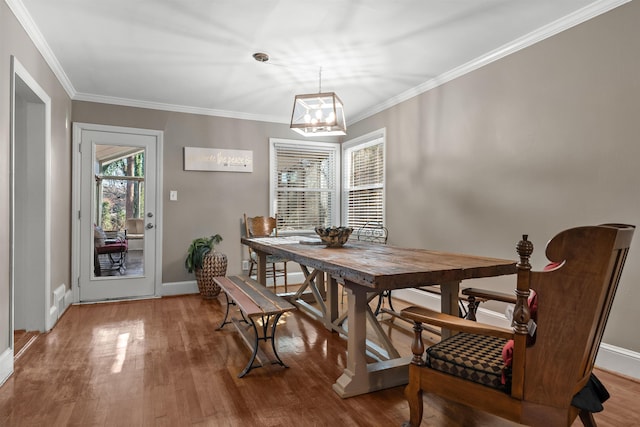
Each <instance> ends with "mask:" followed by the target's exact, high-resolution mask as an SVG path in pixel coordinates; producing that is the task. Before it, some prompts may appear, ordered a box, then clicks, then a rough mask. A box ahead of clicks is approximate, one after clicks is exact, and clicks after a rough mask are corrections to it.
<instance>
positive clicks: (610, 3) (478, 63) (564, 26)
mask: <svg viewBox="0 0 640 427" xmlns="http://www.w3.org/2000/svg"><path fill="white" fill-rule="evenodd" d="M630 1H631V0H598V1H595V2H594V3H592V4H590V5H588V6H585V7H583V8H582V9H580V10H578V11H576V12H574V13H571V14H569V15H567V16H565V17H564V18H561V19H558V20H557V21H555V22H552V23H551V24H548V25H545V26H544V27H541V28H539V29H538V30H536V31H533V32H531V33H529V34H527V35H525V36H523V37H520V38H519V39H516V40H514V41H513V42H510V43H508V44H505V45H503V46H501V47H499V48H498V49H495V50H493V51H491V52H489V53H487V54H485V55H482V56H480V57H478V58H476V59H474V60H472V61H469V62H467V63H466V64H463V65H461V66H459V67H456V68H454V69H452V70H450V71H447V72H445V73H443V74H441V75H439V76H437V77H434V78H432V79H430V80H428V81H426V82H424V83H422V84H420V85H418V86H416V87H413V88H411V89H409V90H407V91H405V92H403V93H401V94H399V95H396V96H394V97H392V98H389V99H388V100H387V101H385V102H382V103H380V104H378V105H376V106H374V107H373V108H370V109H368V110H366V111H364V112H362V113H360V114H358V115H356V116H352V117H351V118H350V119H349V120H348V121H347V123H348V124H349V125H351V124H353V123H357V122H359V121H360V120H363V119H365V118H367V117H370V116H372V115H374V114H377V113H379V112H381V111H384V110H386V109H388V108H391V107H393V106H395V105H397V104H400V103H401V102H404V101H407V100H408V99H411V98H413V97H415V96H417V95H420V94H422V93H424V92H427V91H429V90H431V89H434V88H436V87H438V86H440V85H443V84H445V83H447V82H449V81H451V80H453V79H456V78H458V77H460V76H463V75H465V74H467V73H470V72H472V71H474V70H477V69H478V68H481V67H484V66H485V65H488V64H490V63H492V62H495V61H497V60H499V59H502V58H504V57H506V56H508V55H511V54H512V53H515V52H518V51H520V50H522V49H524V48H526V47H529V46H532V45H534V44H536V43H538V42H540V41H542V40H545V39H547V38H549V37H552V36H554V35H556V34H558V33H560V32H562V31H565V30H568V29H570V28H572V27H574V26H576V25H579V24H581V23H583V22H586V21H588V20H590V19H593V18H595V17H597V16H599V15H601V14H603V13H606V12H608V11H610V10H612V9H615V8H617V7H619V6H621V5H623V4H625V3H628V2H630ZM5 3H6V4H7V5H8V6H9V8H10V9H11V11H12V12H13V14H14V15H15V16H16V18H17V19H18V21H19V22H20V24H21V25H22V27H23V28H24V29H25V31H26V32H27V34H28V35H29V37H30V38H31V40H32V41H33V43H34V44H35V46H36V48H37V49H38V51H40V53H41V54H42V56H43V57H44V59H45V61H46V62H47V64H48V65H49V67H51V70H52V71H53V73H54V74H55V76H56V77H57V78H58V80H59V81H60V84H61V85H62V86H63V88H64V89H65V91H66V92H67V94H68V95H69V97H70V98H71V99H73V100H78V101H89V102H100V103H106V104H114V105H123V106H130V107H139V108H150V109H156V110H164V111H175V112H182V113H190V114H201V115H207V116H220V117H227V118H233V119H241V120H255V121H261V122H271V123H283V124H284V123H288V121H283V120H282V118H281V117H277V116H265V115H258V114H248V113H241V112H234V111H226V110H215V109H207V108H200V107H189V106H184V105H175V104H165V103H158V102H150V101H140V100H133V99H127V98H117V97H110V96H102V95H93V94H86V93H78V92H76V90H75V88H74V87H73V84H71V81H70V80H69V78H68V77H67V75H66V73H65V72H64V69H63V68H62V66H61V65H60V63H59V62H58V59H57V58H56V56H55V55H54V54H53V51H52V50H51V48H50V47H49V44H48V43H47V41H46V40H45V38H44V36H43V35H42V33H41V32H40V30H39V29H38V28H37V26H36V25H35V23H34V21H33V19H32V18H31V15H29V13H28V11H27V10H26V8H25V7H24V5H23V4H22V1H21V0H5Z"/></svg>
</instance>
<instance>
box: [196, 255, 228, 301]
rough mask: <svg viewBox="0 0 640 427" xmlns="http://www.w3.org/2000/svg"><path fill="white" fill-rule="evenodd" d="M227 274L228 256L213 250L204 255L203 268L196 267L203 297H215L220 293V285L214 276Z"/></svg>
mask: <svg viewBox="0 0 640 427" xmlns="http://www.w3.org/2000/svg"><path fill="white" fill-rule="evenodd" d="M226 274H227V256H226V255H225V254H223V253H220V252H216V251H211V252H209V253H208V254H206V255H205V256H204V259H203V261H202V268H198V269H196V281H197V282H198V290H199V291H200V295H201V296H202V298H205V299H209V298H215V297H217V296H218V294H219V293H220V287H219V286H218V285H216V284H215V282H214V281H213V278H214V277H219V276H225V275H226Z"/></svg>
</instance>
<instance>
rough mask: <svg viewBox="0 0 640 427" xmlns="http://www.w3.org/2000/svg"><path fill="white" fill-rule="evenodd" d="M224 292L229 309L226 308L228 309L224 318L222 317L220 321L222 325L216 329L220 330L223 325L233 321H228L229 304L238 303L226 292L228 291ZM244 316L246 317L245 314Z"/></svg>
mask: <svg viewBox="0 0 640 427" xmlns="http://www.w3.org/2000/svg"><path fill="white" fill-rule="evenodd" d="M223 294H224V298H225V299H226V300H227V310H226V311H225V313H224V319H222V323H220V325H219V326H218V327H217V328H216V331H218V330H220V329H222V327H223V326H224V325H226V324H227V323H231V322H228V321H227V318H228V317H229V306H232V305H236V304H235V303H234V302H233V301H232V300H231V299H230V298H229V296H228V295H227V293H226V292H223ZM243 317H244V316H243Z"/></svg>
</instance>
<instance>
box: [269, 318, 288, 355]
mask: <svg viewBox="0 0 640 427" xmlns="http://www.w3.org/2000/svg"><path fill="white" fill-rule="evenodd" d="M280 316H282V313H279V314H276V315H275V317H274V318H273V326H271V337H269V338H270V339H271V348H272V349H273V354H274V355H275V356H276V359H277V360H278V364H279V365H280V366H283V367H285V368H288V366H287V365H285V364H284V362H283V361H282V359H280V356H278V350H276V326H277V325H278V320H280Z"/></svg>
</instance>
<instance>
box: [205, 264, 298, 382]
mask: <svg viewBox="0 0 640 427" xmlns="http://www.w3.org/2000/svg"><path fill="white" fill-rule="evenodd" d="M213 280H214V282H215V283H216V284H217V285H218V286H220V289H221V290H222V291H223V292H224V295H225V298H226V301H227V307H226V312H225V314H224V319H223V320H222V323H220V326H218V328H217V329H222V328H223V327H224V325H226V324H227V323H233V325H234V326H235V327H236V329H238V332H239V333H240V336H241V337H242V338H243V340H244V342H245V344H247V346H248V347H249V348H250V349H251V350H252V354H251V359H249V363H247V366H246V367H245V368H244V370H243V371H242V372H241V373H240V374H239V375H238V378H242V377H244V376H245V375H246V374H247V373H248V372H249V371H250V370H251V369H253V368H254V367H259V366H263V365H264V364H265V363H266V361H268V360H269V359H268V358H267V356H266V355H265V353H264V352H263V351H262V349H260V347H259V346H258V344H259V342H260V341H271V348H272V349H273V354H274V355H275V360H270V361H271V363H272V364H279V365H281V366H283V367H285V368H287V365H285V364H284V362H283V361H282V360H281V359H280V356H278V351H277V350H276V343H275V336H276V326H277V325H278V320H279V319H280V316H282V314H283V313H286V312H287V311H292V310H295V309H296V307H295V306H294V305H293V304H291V303H289V302H288V301H287V300H285V299H284V298H282V297H279V296H278V295H276V294H274V293H273V292H271V291H270V290H269V289H267V288H266V287H265V286H263V285H261V284H260V283H258V282H256V281H255V280H253V279H251V278H250V277H247V276H229V277H216V278H214V279H213ZM232 305H235V306H236V307H238V309H239V310H240V314H241V316H242V318H241V319H238V318H231V320H227V318H228V317H229V307H230V306H232ZM256 320H258V321H257V322H256ZM256 323H258V324H259V325H260V328H258V326H256ZM250 329H253V334H251V333H250V332H249V330H250ZM259 329H260V333H259V332H258V330H259ZM256 359H257V360H258V363H259V365H257V366H254V362H255V361H256Z"/></svg>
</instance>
